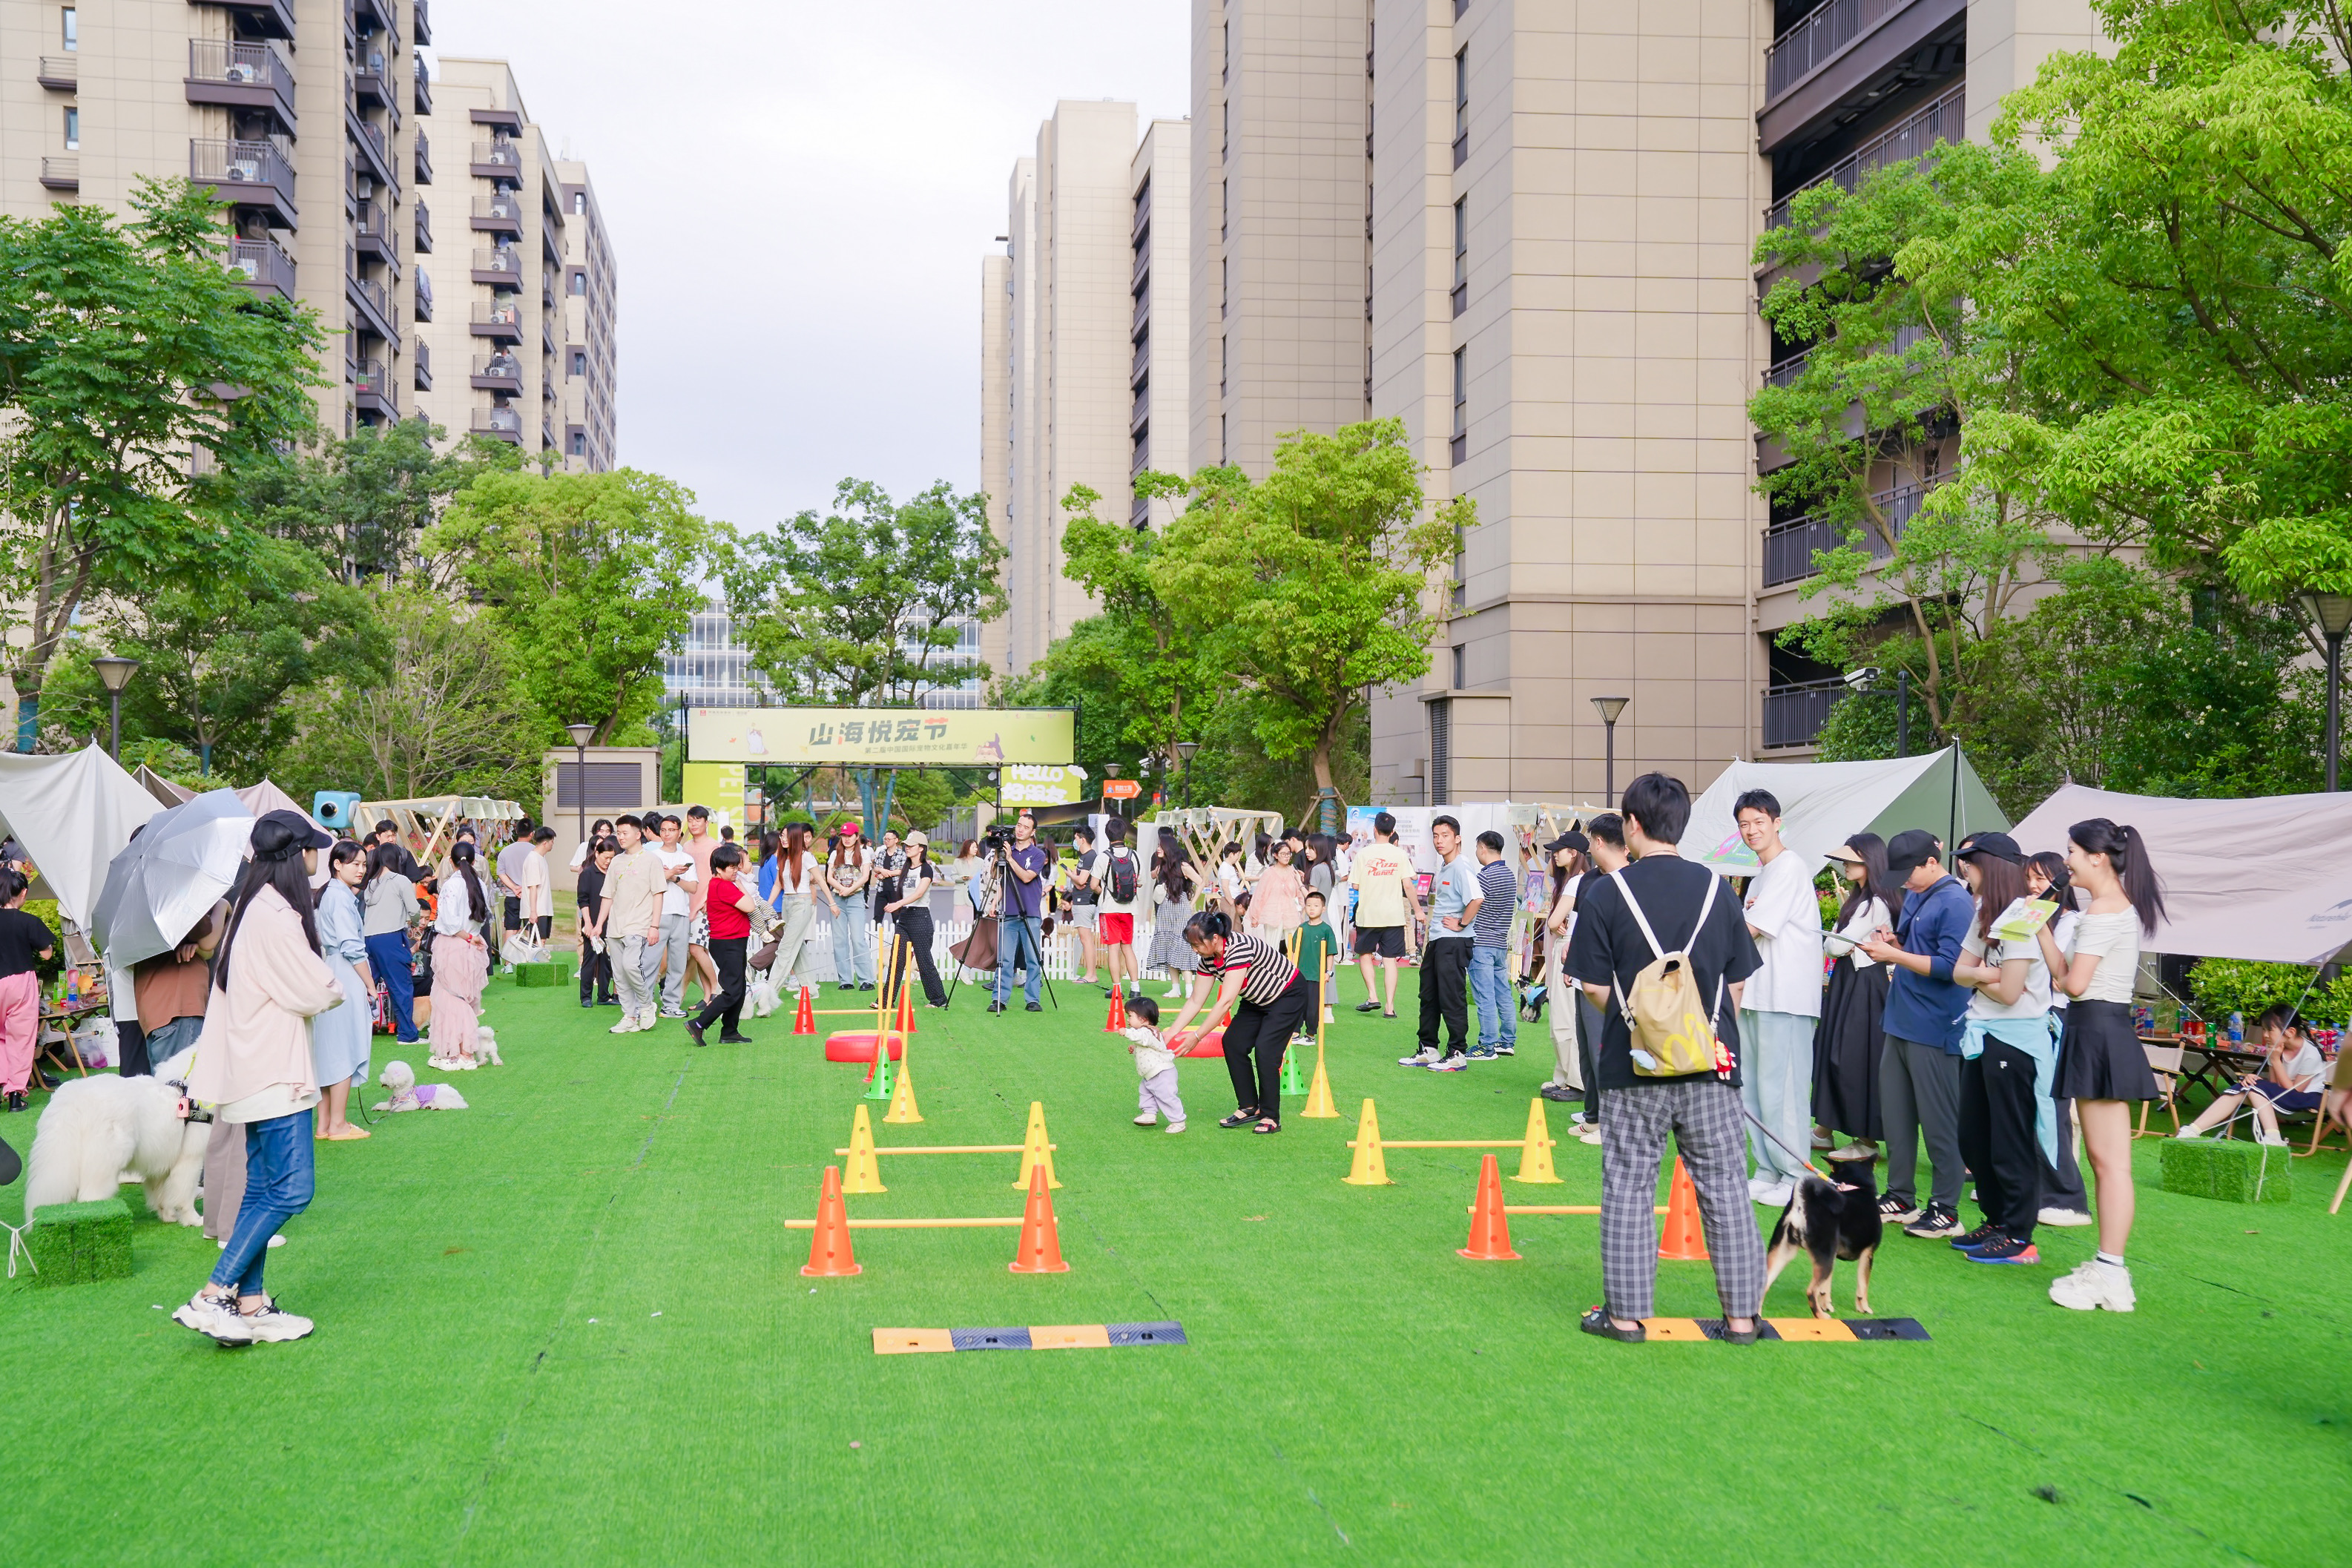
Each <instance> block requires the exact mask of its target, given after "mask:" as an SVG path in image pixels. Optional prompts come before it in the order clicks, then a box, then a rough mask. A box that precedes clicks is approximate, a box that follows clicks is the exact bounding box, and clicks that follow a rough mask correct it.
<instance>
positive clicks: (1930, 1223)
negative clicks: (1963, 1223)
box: [1903, 1203, 1960, 1241]
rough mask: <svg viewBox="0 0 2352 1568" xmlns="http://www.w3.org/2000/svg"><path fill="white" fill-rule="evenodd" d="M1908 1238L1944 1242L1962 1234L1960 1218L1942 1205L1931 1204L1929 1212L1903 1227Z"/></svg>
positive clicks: (1928, 1207) (1928, 1206) (1928, 1208)
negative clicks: (1947, 1238) (1913, 1237)
mask: <svg viewBox="0 0 2352 1568" xmlns="http://www.w3.org/2000/svg"><path fill="white" fill-rule="evenodd" d="M1903 1234H1904V1235H1906V1236H1916V1237H1918V1238H1919V1239H1920V1240H1921V1241H1942V1240H1944V1239H1945V1238H1946V1237H1954V1236H1958V1235H1959V1234H1960V1216H1959V1215H1956V1214H1954V1213H1953V1212H1952V1211H1951V1210H1949V1209H1948V1208H1946V1207H1945V1206H1944V1205H1941V1204H1937V1203H1931V1204H1929V1205H1927V1212H1925V1213H1924V1214H1922V1215H1920V1216H1919V1217H1918V1218H1917V1219H1916V1220H1913V1221H1912V1222H1911V1223H1910V1224H1909V1225H1906V1226H1904V1227H1903Z"/></svg>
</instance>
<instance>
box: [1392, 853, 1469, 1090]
mask: <svg viewBox="0 0 2352 1568" xmlns="http://www.w3.org/2000/svg"><path fill="white" fill-rule="evenodd" d="M1429 842H1430V844H1431V846H1432V847H1434V848H1435V849H1436V851H1437V858H1438V859H1439V861H1440V862H1441V864H1440V865H1439V866H1438V868H1437V875H1436V877H1435V878H1434V879H1433V880H1432V881H1431V883H1430V888H1429V940H1428V941H1427V942H1423V944H1422V949H1421V1049H1420V1050H1419V1051H1418V1052H1416V1053H1415V1054H1414V1055H1412V1056H1409V1057H1400V1058H1397V1065H1398V1066H1400V1067H1409V1068H1428V1069H1429V1070H1430V1071H1432V1072H1460V1071H1461V1070H1462V1069H1463V1068H1465V1066H1467V1065H1468V1063H1469V1059H1470V1056H1469V1052H1470V938H1471V928H1472V926H1474V925H1475V923H1476V922H1477V919H1478V902H1479V899H1478V879H1477V876H1476V875H1475V873H1474V872H1473V871H1472V870H1471V869H1470V863H1469V859H1468V858H1467V857H1465V855H1464V854H1463V853H1462V825H1461V824H1460V823H1458V822H1456V821H1454V818H1452V817H1450V816H1441V817H1438V818H1437V819H1436V820H1435V821H1433V822H1432V823H1431V824H1430V825H1429ZM1440 1016H1444V1020H1445V1035H1446V1047H1447V1048H1446V1050H1445V1053H1444V1055H1443V1056H1441V1055H1439V1054H1438V1049H1437V1021H1438V1018H1439V1017H1440Z"/></svg>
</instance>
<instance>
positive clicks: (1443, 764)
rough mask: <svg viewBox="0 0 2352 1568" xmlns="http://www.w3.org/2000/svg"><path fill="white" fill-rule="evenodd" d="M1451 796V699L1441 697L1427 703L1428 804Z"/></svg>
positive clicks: (1443, 802)
mask: <svg viewBox="0 0 2352 1568" xmlns="http://www.w3.org/2000/svg"><path fill="white" fill-rule="evenodd" d="M1453 799H1454V702H1453V700H1452V699H1451V698H1445V697H1441V698H1439V699H1437V700H1435V701H1433V702H1432V703H1431V704H1430V705H1429V804H1430V805H1451V804H1452V803H1453Z"/></svg>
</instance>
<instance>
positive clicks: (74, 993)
mask: <svg viewBox="0 0 2352 1568" xmlns="http://www.w3.org/2000/svg"><path fill="white" fill-rule="evenodd" d="M80 1005H81V971H80V970H79V969H76V968H74V967H72V966H71V965H70V964H69V965H68V966H67V968H66V1011H67V1012H68V1013H70V1012H72V1011H73V1010H74V1009H75V1008H77V1007H79V1006H80Z"/></svg>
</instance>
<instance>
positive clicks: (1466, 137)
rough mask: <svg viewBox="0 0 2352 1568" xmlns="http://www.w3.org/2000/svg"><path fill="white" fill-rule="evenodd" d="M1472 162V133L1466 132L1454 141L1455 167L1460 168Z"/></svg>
mask: <svg viewBox="0 0 2352 1568" xmlns="http://www.w3.org/2000/svg"><path fill="white" fill-rule="evenodd" d="M1469 161H1470V132H1467V131H1465V132H1463V133H1462V134H1461V135H1459V136H1456V137H1455V138H1454V167H1455V168H1457V169H1458V168H1460V167H1461V166H1462V165H1463V164H1465V163H1468V162H1469Z"/></svg>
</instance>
